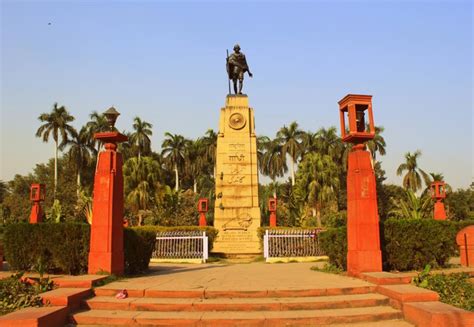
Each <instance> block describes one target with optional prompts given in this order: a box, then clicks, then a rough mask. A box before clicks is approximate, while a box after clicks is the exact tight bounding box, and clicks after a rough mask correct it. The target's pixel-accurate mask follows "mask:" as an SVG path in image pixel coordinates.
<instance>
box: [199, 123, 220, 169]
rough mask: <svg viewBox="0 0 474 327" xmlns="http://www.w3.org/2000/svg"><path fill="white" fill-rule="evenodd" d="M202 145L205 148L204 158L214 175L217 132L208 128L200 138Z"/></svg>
mask: <svg viewBox="0 0 474 327" xmlns="http://www.w3.org/2000/svg"><path fill="white" fill-rule="evenodd" d="M202 142H203V146H204V147H205V148H206V160H207V161H208V163H209V164H210V165H211V167H212V168H213V169H212V172H210V173H211V174H213V175H214V177H215V176H216V155H217V133H216V132H214V130H213V129H208V130H207V131H206V134H205V135H204V137H203V138H202Z"/></svg>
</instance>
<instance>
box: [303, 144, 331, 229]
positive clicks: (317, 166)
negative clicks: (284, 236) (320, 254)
mask: <svg viewBox="0 0 474 327" xmlns="http://www.w3.org/2000/svg"><path fill="white" fill-rule="evenodd" d="M339 184H340V181H339V174H338V169H337V165H336V163H335V162H334V161H333V159H332V158H331V157H330V156H329V155H326V154H320V153H311V154H309V155H307V156H305V158H304V160H302V161H301V163H300V167H299V169H298V179H297V183H296V187H295V193H296V197H297V198H298V199H300V200H301V201H304V202H305V203H306V204H307V205H308V206H309V207H310V208H311V213H312V216H313V217H316V221H317V225H318V227H320V226H321V209H322V208H323V207H325V206H328V205H330V204H331V203H334V204H335V202H336V200H337V191H338V188H339Z"/></svg>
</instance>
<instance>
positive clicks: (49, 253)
mask: <svg viewBox="0 0 474 327" xmlns="http://www.w3.org/2000/svg"><path fill="white" fill-rule="evenodd" d="M89 240H90V226H89V225H88V224H78V223H42V224H26V223H19V224H11V225H8V226H6V228H5V233H4V240H3V244H4V251H5V257H6V260H7V261H8V263H9V265H10V267H11V269H14V270H26V271H30V270H37V266H38V263H41V269H42V270H44V271H48V272H57V273H67V274H71V275H76V274H82V273H87V265H88V260H89ZM154 241H155V232H153V231H150V230H146V228H125V229H124V252H125V273H126V274H136V273H139V272H142V271H144V270H146V268H147V267H148V263H149V260H150V258H151V254H152V251H153V245H154Z"/></svg>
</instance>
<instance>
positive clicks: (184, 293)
mask: <svg viewBox="0 0 474 327" xmlns="http://www.w3.org/2000/svg"><path fill="white" fill-rule="evenodd" d="M375 289H376V286H375V285H372V286H356V287H338V288H315V289H290V290H273V289H268V290H218V289H213V290H209V289H204V288H202V289H188V290H179V291H178V290H173V289H170V290H166V289H163V288H162V287H149V288H146V287H144V286H143V287H136V288H134V287H132V288H130V287H129V288H127V292H128V295H129V296H130V297H153V298H156V297H159V298H207V299H210V298H263V297H306V296H309V297H314V296H330V295H343V294H345V295H349V294H366V293H373V292H375ZM120 291H121V288H120V286H118V285H117V284H116V285H113V286H109V285H105V286H102V287H98V288H96V289H95V290H94V292H95V295H96V296H115V295H116V294H117V293H118V292H120Z"/></svg>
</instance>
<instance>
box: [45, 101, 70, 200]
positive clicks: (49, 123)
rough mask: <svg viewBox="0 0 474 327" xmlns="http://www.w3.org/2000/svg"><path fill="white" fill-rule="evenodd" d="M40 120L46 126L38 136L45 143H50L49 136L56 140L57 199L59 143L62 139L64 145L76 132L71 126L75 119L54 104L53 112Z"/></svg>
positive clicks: (55, 186) (55, 172) (55, 174)
mask: <svg viewBox="0 0 474 327" xmlns="http://www.w3.org/2000/svg"><path fill="white" fill-rule="evenodd" d="M38 119H39V121H41V122H43V123H44V124H43V125H41V126H40V127H39V128H38V130H37V131H36V136H37V137H42V138H43V142H48V141H49V136H50V135H52V137H53V140H54V197H56V189H57V184H58V150H59V141H60V138H61V142H62V143H64V142H66V141H67V139H68V135H72V134H73V133H74V132H75V130H74V127H72V126H71V125H69V123H70V122H72V121H73V120H74V117H73V116H71V115H70V114H69V112H68V111H67V109H66V107H64V106H61V107H58V104H57V103H54V105H53V110H52V111H51V112H50V113H42V114H41V115H40V116H39V117H38Z"/></svg>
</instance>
